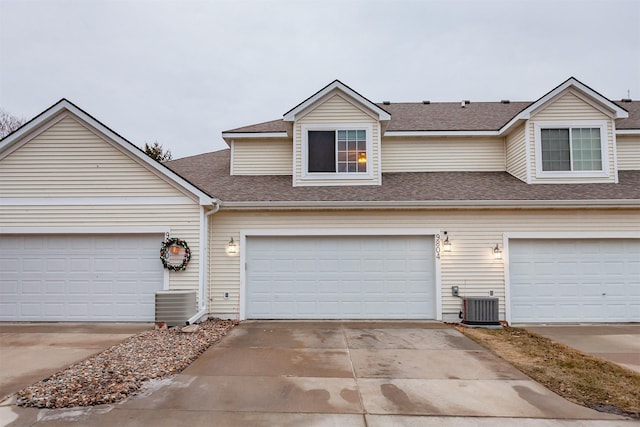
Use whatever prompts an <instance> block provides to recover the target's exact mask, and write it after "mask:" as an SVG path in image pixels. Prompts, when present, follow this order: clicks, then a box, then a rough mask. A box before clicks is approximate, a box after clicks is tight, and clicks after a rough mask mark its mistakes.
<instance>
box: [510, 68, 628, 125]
mask: <svg viewBox="0 0 640 427" xmlns="http://www.w3.org/2000/svg"><path fill="white" fill-rule="evenodd" d="M568 91H571V92H572V93H573V94H574V95H576V96H577V97H579V98H580V99H582V100H583V101H585V102H587V103H588V104H590V105H591V106H593V107H594V108H596V109H598V110H600V111H602V112H603V113H605V114H607V115H608V116H610V117H611V118H613V119H625V118H628V117H629V113H628V112H627V110H625V109H624V108H621V107H620V106H619V105H617V104H615V103H614V102H612V101H610V100H609V99H607V98H605V97H604V96H602V95H601V94H599V93H598V92H596V91H595V90H593V89H591V88H590V87H589V86H587V85H585V84H584V83H582V82H580V81H579V80H578V79H576V78H575V77H570V78H568V79H567V80H565V81H564V82H562V83H561V84H559V85H558V86H556V87H555V88H553V89H552V90H550V91H549V92H547V93H546V94H545V95H543V96H542V97H540V98H539V99H538V100H537V101H535V102H533V103H532V104H531V105H529V106H528V107H527V108H525V109H524V110H522V111H521V112H520V113H518V114H517V115H516V116H515V117H513V118H512V119H511V120H509V122H508V123H506V124H505V125H504V126H503V127H502V129H500V133H501V134H503V133H505V132H506V131H508V130H509V129H510V128H511V127H512V126H514V125H516V124H517V123H518V122H519V121H521V120H529V119H530V118H531V117H532V116H533V115H535V114H536V113H537V112H539V111H541V110H542V109H544V108H545V107H547V106H548V105H549V104H551V103H553V102H554V101H555V100H557V99H559V98H560V97H562V96H563V95H564V94H565V93H566V92H568Z"/></svg>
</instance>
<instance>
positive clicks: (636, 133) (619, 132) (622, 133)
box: [616, 129, 640, 135]
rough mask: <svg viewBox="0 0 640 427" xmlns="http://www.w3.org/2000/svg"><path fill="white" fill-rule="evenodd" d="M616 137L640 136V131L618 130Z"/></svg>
mask: <svg viewBox="0 0 640 427" xmlns="http://www.w3.org/2000/svg"><path fill="white" fill-rule="evenodd" d="M616 135H640V129H616Z"/></svg>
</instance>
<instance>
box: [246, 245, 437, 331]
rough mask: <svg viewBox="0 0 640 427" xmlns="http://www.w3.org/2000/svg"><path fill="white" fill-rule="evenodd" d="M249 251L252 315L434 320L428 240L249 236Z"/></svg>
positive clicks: (248, 313) (248, 271)
mask: <svg viewBox="0 0 640 427" xmlns="http://www.w3.org/2000/svg"><path fill="white" fill-rule="evenodd" d="M247 248H248V249H247V260H248V267H247V316H248V317H249V318H308V319H317V318H433V317H435V287H434V282H435V278H434V273H433V271H434V267H433V264H434V259H433V258H434V257H433V238H432V237H410V238H406V237H403V236H393V237H391V236H384V237H383V236H367V237H364V236H346V237H345V236H343V237H324V236H323V237H279V238H275V237H248V238H247ZM407 258H410V260H408V259H407ZM416 299H418V301H417V302H415V301H414V300H416ZM409 302H411V304H409ZM392 305H393V307H392ZM410 307H413V308H410Z"/></svg>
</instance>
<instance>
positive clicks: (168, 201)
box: [0, 196, 193, 206]
mask: <svg viewBox="0 0 640 427" xmlns="http://www.w3.org/2000/svg"><path fill="white" fill-rule="evenodd" d="M192 203H193V200H191V199H190V198H189V197H186V196H184V197H161V196H159V197H99V196H92V197H0V205H1V206H132V205H133V206H150V205H186V204H192Z"/></svg>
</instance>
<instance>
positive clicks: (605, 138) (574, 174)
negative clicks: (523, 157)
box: [534, 120, 610, 178]
mask: <svg viewBox="0 0 640 427" xmlns="http://www.w3.org/2000/svg"><path fill="white" fill-rule="evenodd" d="M607 126H608V125H607V122H606V121H605V120H577V121H568V122H535V123H534V141H535V147H536V177H537V178H599V177H605V178H606V177H609V175H610V173H609V133H608V127H607ZM560 128H562V129H571V128H599V129H600V150H601V151H600V153H601V156H602V170H599V171H544V170H542V136H541V131H542V129H560ZM571 162H572V167H573V159H571Z"/></svg>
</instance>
